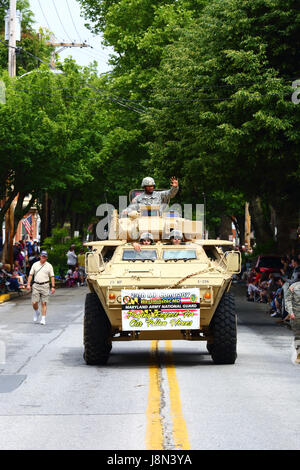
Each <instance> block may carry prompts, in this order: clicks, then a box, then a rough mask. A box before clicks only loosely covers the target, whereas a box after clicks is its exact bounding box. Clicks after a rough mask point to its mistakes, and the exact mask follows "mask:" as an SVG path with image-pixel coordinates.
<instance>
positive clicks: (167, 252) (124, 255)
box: [84, 206, 241, 365]
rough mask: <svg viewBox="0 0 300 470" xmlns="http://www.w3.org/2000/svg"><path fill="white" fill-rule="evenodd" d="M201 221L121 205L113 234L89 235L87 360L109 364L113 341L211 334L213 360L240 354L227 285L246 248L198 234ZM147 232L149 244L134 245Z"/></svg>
mask: <svg viewBox="0 0 300 470" xmlns="http://www.w3.org/2000/svg"><path fill="white" fill-rule="evenodd" d="M199 224H200V222H195V221H191V220H186V219H182V218H180V217H179V215H178V214H176V213H174V212H172V211H169V212H164V213H161V210H160V207H154V206H149V207H147V206H144V207H140V209H139V211H138V212H133V213H130V214H129V216H128V217H122V216H119V215H118V213H117V211H115V212H114V214H113V220H112V224H111V225H110V227H111V230H110V234H109V235H110V236H109V240H105V241H94V242H90V243H86V245H87V246H89V247H90V248H91V251H89V252H88V253H87V254H86V273H87V283H88V287H89V289H90V293H89V294H87V297H86V302H85V316H84V359H85V361H86V363H87V364H90V365H93V364H105V363H106V362H107V360H108V357H109V353H110V351H111V348H112V342H114V341H142V340H153V339H155V340H165V339H172V340H188V341H206V342H207V349H208V351H209V353H210V354H211V357H212V359H213V361H214V363H216V364H233V363H234V362H235V360H236V356H237V353H236V335H237V331H236V313H235V307H234V299H233V296H232V294H231V293H230V292H229V289H230V286H231V282H232V275H233V274H234V273H238V272H239V271H240V263H241V260H240V253H239V252H237V251H231V250H230V248H231V245H232V243H231V242H229V241H222V240H204V239H201V238H198V237H199V236H201V233H202V228H201V226H199ZM200 225H201V224H200ZM177 231H182V232H183V234H184V237H183V239H182V240H181V243H180V244H174V240H173V242H172V241H171V240H170V234H171V235H172V234H176V233H177ZM145 232H150V234H151V238H152V241H151V244H148V245H139V246H137V244H135V245H134V242H136V241H137V237H138V234H142V233H145ZM199 234H200V235H199ZM179 242H180V240H178V241H177V243H179ZM225 249H228V250H230V251H225Z"/></svg>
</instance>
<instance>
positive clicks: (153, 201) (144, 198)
mask: <svg viewBox="0 0 300 470" xmlns="http://www.w3.org/2000/svg"><path fill="white" fill-rule="evenodd" d="M142 188H143V189H144V192H143V193H142V194H139V195H138V196H136V197H135V198H134V199H133V200H132V202H131V204H130V205H129V206H128V207H127V209H125V210H124V211H123V213H122V214H123V215H127V214H129V213H130V212H132V211H137V210H139V208H140V206H141V205H143V206H162V205H163V204H168V202H169V200H170V199H171V198H172V197H174V196H175V195H176V194H177V192H178V189H179V188H178V180H177V178H175V176H173V177H172V178H171V189H169V190H168V191H154V188H155V181H154V179H153V178H151V177H149V176H147V177H146V178H144V179H143V181H142Z"/></svg>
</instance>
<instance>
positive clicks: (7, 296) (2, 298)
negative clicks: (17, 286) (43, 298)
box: [0, 289, 30, 304]
mask: <svg viewBox="0 0 300 470" xmlns="http://www.w3.org/2000/svg"><path fill="white" fill-rule="evenodd" d="M28 294H30V292H28V291H27V289H23V290H21V291H20V292H8V293H7V294H0V304H3V302H8V301H9V300H12V299H15V298H16V297H17V298H19V297H24V296H25V295H28Z"/></svg>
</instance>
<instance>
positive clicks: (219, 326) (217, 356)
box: [208, 293, 237, 364]
mask: <svg viewBox="0 0 300 470" xmlns="http://www.w3.org/2000/svg"><path fill="white" fill-rule="evenodd" d="M236 323H237V322H236V312H235V303H234V297H233V295H232V294H231V293H225V294H224V295H223V297H222V299H221V301H220V303H219V305H218V307H217V309H216V311H215V314H214V316H213V319H212V323H211V326H210V330H211V334H212V337H213V342H212V343H210V344H209V347H208V350H209V353H210V354H211V357H212V360H213V361H214V363H215V364H234V363H235V360H236V358H237V351H236V343H237V327H236Z"/></svg>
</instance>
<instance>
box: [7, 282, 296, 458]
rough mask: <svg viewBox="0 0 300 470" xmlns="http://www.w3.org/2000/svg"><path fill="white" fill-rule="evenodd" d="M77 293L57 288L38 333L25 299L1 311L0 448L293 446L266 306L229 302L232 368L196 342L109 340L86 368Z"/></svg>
mask: <svg viewBox="0 0 300 470" xmlns="http://www.w3.org/2000/svg"><path fill="white" fill-rule="evenodd" d="M234 290H235V291H236V293H237V294H239V291H240V288H239V287H235V289H234ZM85 293H86V288H78V289H61V290H57V292H56V294H55V296H53V297H52V298H51V303H50V305H49V309H48V322H47V325H46V326H41V325H35V324H33V323H32V310H31V304H30V297H29V296H27V297H24V298H22V299H17V300H15V301H13V302H7V303H5V304H2V305H0V340H2V342H0V360H1V356H2V359H3V348H4V345H5V347H6V361H5V363H3V364H0V449H108V450H132V449H136V450H143V449H171V450H172V449H173V450H176V449H193V450H196V449H299V447H300V394H299V386H300V367H299V366H295V365H294V364H293V363H292V360H291V353H292V349H291V344H292V334H291V331H290V330H288V329H287V328H285V327H282V326H278V325H277V324H276V323H275V321H274V320H273V319H271V318H270V317H269V316H268V315H267V314H266V313H265V311H266V306H265V305H259V304H252V303H248V302H246V301H245V299H244V297H243V296H240V295H238V296H237V307H238V323H239V330H238V359H237V362H236V364H235V365H232V366H216V365H214V364H213V363H212V361H211V358H210V356H209V355H208V353H207V351H206V345H205V343H194V342H193V343H189V342H183V341H182V342H180V341H178V342H175V341H172V342H167V341H166V342H165V341H160V342H155V341H153V342H132V343H131V342H125V343H114V347H113V351H112V354H111V357H110V359H109V363H108V365H107V366H104V367H102V366H101V367H89V366H86V365H85V363H84V361H83V358H82V352H83V348H82V316H83V303H84V296H85ZM1 351H2V354H1ZM3 362H4V361H3Z"/></svg>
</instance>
